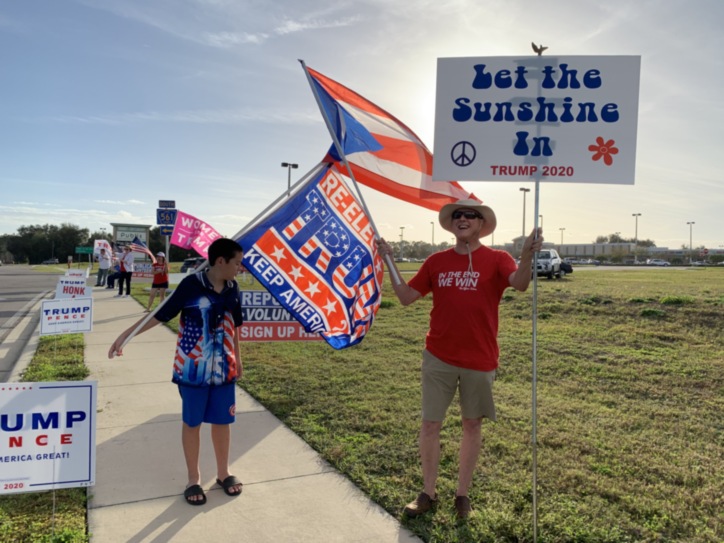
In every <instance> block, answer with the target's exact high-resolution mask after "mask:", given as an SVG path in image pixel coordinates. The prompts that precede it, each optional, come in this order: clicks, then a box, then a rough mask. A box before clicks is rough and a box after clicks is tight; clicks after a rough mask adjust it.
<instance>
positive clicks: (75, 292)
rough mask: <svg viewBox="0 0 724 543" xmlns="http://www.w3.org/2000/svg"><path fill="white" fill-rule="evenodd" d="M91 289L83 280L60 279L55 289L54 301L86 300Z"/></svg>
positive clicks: (90, 294)
mask: <svg viewBox="0 0 724 543" xmlns="http://www.w3.org/2000/svg"><path fill="white" fill-rule="evenodd" d="M92 295H93V289H92V288H91V287H89V286H87V285H86V284H85V278H74V277H61V278H60V279H58V284H57V285H56V287H55V299H56V300H60V299H62V298H88V297H90V296H92Z"/></svg>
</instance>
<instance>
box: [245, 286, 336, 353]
mask: <svg viewBox="0 0 724 543" xmlns="http://www.w3.org/2000/svg"><path fill="white" fill-rule="evenodd" d="M239 297H240V299H241V313H242V316H243V317H244V324H243V325H242V326H241V328H240V329H239V332H240V339H241V340H242V341H321V340H322V336H320V335H319V334H318V333H307V332H306V331H305V330H304V326H302V325H301V324H300V323H299V322H298V321H297V320H295V319H294V317H292V315H291V314H290V313H289V312H288V311H287V310H286V309H284V308H283V307H282V306H281V305H280V304H279V302H277V301H276V300H275V299H274V297H273V296H272V295H271V294H270V293H269V292H267V291H262V290H242V291H240V292H239Z"/></svg>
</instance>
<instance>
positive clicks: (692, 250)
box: [686, 221, 696, 266]
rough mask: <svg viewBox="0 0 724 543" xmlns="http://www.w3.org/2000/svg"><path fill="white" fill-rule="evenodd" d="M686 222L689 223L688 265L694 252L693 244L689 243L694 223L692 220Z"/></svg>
mask: <svg viewBox="0 0 724 543" xmlns="http://www.w3.org/2000/svg"><path fill="white" fill-rule="evenodd" d="M686 224H688V225H689V265H690V266H691V263H692V261H693V260H694V259H693V257H692V255H693V254H694V246H693V244H692V243H691V240H692V232H691V231H692V228H693V226H694V225H695V224H696V223H695V222H694V221H691V222H687V223H686Z"/></svg>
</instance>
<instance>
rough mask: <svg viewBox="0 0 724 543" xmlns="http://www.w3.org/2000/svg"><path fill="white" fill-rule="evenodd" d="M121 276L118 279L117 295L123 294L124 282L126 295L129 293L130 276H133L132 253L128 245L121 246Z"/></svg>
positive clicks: (118, 296)
mask: <svg viewBox="0 0 724 543" xmlns="http://www.w3.org/2000/svg"><path fill="white" fill-rule="evenodd" d="M119 265H120V266H121V276H120V278H119V279H118V295H117V296H116V298H120V297H121V296H123V284H124V283H125V284H126V297H128V296H130V295H131V277H133V253H132V252H131V248H130V247H129V246H128V245H125V246H124V247H123V255H122V256H121V258H120V262H119Z"/></svg>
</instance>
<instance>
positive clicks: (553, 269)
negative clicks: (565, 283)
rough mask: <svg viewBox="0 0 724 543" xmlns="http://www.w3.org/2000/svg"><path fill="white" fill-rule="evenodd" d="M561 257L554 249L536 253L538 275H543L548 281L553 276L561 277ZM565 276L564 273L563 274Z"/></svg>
mask: <svg viewBox="0 0 724 543" xmlns="http://www.w3.org/2000/svg"><path fill="white" fill-rule="evenodd" d="M561 262H563V261H562V260H561V257H560V256H558V251H556V250H555V249H544V250H543V251H540V252H539V253H538V269H537V273H538V275H545V276H546V277H547V278H548V279H553V276H554V275H555V276H556V277H561ZM563 274H564V275H565V272H564V273H563Z"/></svg>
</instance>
